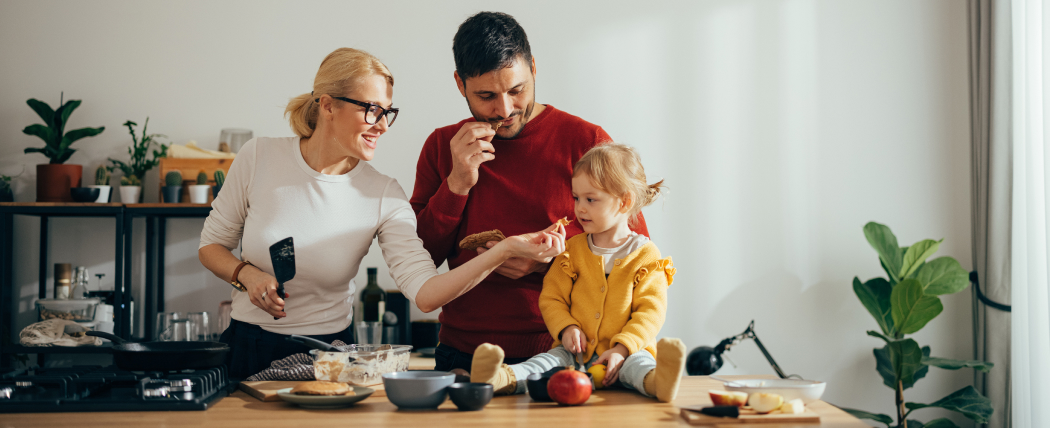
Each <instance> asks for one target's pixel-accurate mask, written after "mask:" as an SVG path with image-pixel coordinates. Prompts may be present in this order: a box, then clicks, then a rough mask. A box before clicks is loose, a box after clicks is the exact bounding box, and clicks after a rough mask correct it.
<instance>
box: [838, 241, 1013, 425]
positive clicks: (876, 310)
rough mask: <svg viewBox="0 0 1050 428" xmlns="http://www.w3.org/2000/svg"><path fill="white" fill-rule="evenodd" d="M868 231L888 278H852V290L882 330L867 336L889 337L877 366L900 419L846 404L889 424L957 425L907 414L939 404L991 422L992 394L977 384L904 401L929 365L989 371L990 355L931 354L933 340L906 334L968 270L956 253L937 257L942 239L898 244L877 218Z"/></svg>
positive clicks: (961, 284)
mask: <svg viewBox="0 0 1050 428" xmlns="http://www.w3.org/2000/svg"><path fill="white" fill-rule="evenodd" d="M864 237H865V238H867V240H868V243H869V244H871V247H872V248H874V249H875V252H876V253H878V255H879V263H880V264H882V269H883V270H884V271H885V272H886V278H881V277H880V278H872V279H869V280H867V281H864V282H861V280H860V278H857V277H854V278H853V292H854V293H856V295H857V298H858V299H859V300H860V303H861V304H862V305H864V308H865V309H867V310H868V313H870V314H871V316H872V318H875V323H876V324H877V325H878V327H879V331H875V330H869V331H868V336H871V337H876V338H879V339H881V340H882V341H883V342H885V344H886V345H885V346H883V347H882V348H878V349H875V351H874V354H875V369H876V370H877V371H878V372H879V375H880V376H882V381H883V384H885V385H886V386H887V387H889V388H890V389H893V390H894V392H895V395H896V409H897V419H896V422H897V424H896V425H893V422H894V420H893V418H892V417H891V416H889V415H884V414H878V413H870V412H866V411H863V410H857V409H847V408H843V410H845V411H846V412H848V413H850V414H852V415H853V416H856V417H858V418H861V419H871V420H874V421H877V422H880V423H883V424H886V426H887V427H893V426H897V427H904V428H944V427H956V426H957V425H955V423H954V422H952V421H951V420H950V419H947V418H939V419H935V420H933V421H930V422H926V423H925V424H923V423H922V422H919V421H916V420H908V417H909V416H910V415H911V413H912V412H914V411H916V410H920V409H925V408H931V407H939V408H942V409H947V410H951V411H955V412H959V413H961V414H962V415H964V416H966V417H967V418H970V419H971V420H973V421H974V422H977V423H987V422H988V418H989V417H990V416H991V415H992V405H991V401H990V400H988V398H986V397H984V396H983V395H981V393H980V392H977V390H976V389H974V387H972V386H967V387H965V388H963V389H960V390H958V391H955V392H953V393H951V394H950V395H948V396H947V397H944V398H942V399H940V400H937V401H935V402H933V403H929V404H925V403H911V402H905V401H904V391H905V390H906V389H909V388H911V387H912V386H914V385H915V382H917V381H918V380H919V379H922V378H923V377H925V376H926V373H927V372H929V370H930V367H931V366H932V367H937V368H942V369H946V370H958V369H961V368H971V369H974V370H980V371H982V372H988V371H989V370H991V368H992V366H993V365H992V363H989V362H985V361H968V360H954V359H949V358H937V357H931V356H930V347H929V346H919V343H918V342H916V341H915V340H914V339H910V338H906V337H905V335H909V334H915V333H916V332H918V331H919V330H922V328H923V327H925V326H926V324H927V323H929V322H930V321H932V320H933V319H934V318H936V317H937V315H940V313H941V312H942V311H944V306H943V305H942V304H941V299H940V297H938V296H942V295H945V294H952V293H958V292H960V291H962V290H964V289H965V288H966V286H967V285H969V274H968V273H967V272H966V270H965V269H963V268H962V266H961V265H959V262H958V261H956V260H955V259H953V258H951V257H938V258H935V259H933V260H929V261H927V259H929V258H930V257H933V255H934V253H936V252H937V250H938V249H939V248H940V245H941V241H943V240H941V241H934V240H932V239H924V240H922V241H919V242H916V243H915V244H912V245H911V246H908V247H901V246H899V245H898V244H897V237H896V236H894V235H893V232H892V231H890V228H889V227H887V226H885V225H882V224H879V223H875V222H871V223H868V224H866V225H865V226H864Z"/></svg>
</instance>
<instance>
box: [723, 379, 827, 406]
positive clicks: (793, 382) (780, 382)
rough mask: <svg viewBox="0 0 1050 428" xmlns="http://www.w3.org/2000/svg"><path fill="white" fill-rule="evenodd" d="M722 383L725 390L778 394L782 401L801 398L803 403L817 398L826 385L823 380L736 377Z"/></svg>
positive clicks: (822, 392)
mask: <svg viewBox="0 0 1050 428" xmlns="http://www.w3.org/2000/svg"><path fill="white" fill-rule="evenodd" d="M723 385H724V386H725V388H726V391H741V392H746V393H747V394H748V395H751V394H754V393H766V394H779V395H780V396H782V397H784V401H788V400H794V399H796V398H801V399H802V402H803V403H805V404H809V403H811V402H814V401H817V400H819V399H820V396H821V395H823V394H824V388H825V387H826V386H827V384H826V383H824V382H820V381H815V380H801V379H737V380H733V381H732V382H725V383H723Z"/></svg>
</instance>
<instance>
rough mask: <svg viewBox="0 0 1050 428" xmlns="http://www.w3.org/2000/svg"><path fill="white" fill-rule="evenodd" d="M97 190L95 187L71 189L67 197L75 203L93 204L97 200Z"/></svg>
mask: <svg viewBox="0 0 1050 428" xmlns="http://www.w3.org/2000/svg"><path fill="white" fill-rule="evenodd" d="M98 193H99V189H98V188H97V187H71V188H70V189H69V195H70V196H72V197H73V200H74V201H76V202H95V201H96V200H98Z"/></svg>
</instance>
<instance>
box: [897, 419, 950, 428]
mask: <svg viewBox="0 0 1050 428" xmlns="http://www.w3.org/2000/svg"><path fill="white" fill-rule="evenodd" d="M908 428H911V421H908ZM922 428H959V426H958V425H956V424H955V422H952V421H951V419H948V418H940V419H934V420H932V421H929V422H927V423H926V425H923V426H922Z"/></svg>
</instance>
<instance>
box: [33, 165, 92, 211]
mask: <svg viewBox="0 0 1050 428" xmlns="http://www.w3.org/2000/svg"><path fill="white" fill-rule="evenodd" d="M83 173H84V167H83V166H81V165H66V164H53V163H45V164H40V165H37V166H36V201H37V202H73V197H72V196H70V194H69V189H71V188H74V187H80V177H81V175H82V174H83Z"/></svg>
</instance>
